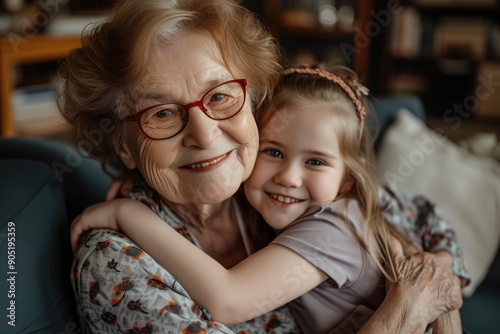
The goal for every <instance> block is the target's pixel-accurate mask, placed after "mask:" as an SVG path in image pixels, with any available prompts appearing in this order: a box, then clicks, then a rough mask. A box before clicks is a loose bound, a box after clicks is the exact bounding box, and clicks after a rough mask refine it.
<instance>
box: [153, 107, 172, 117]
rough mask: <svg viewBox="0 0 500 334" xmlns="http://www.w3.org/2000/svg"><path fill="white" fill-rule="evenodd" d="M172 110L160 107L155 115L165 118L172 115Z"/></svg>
mask: <svg viewBox="0 0 500 334" xmlns="http://www.w3.org/2000/svg"><path fill="white" fill-rule="evenodd" d="M172 114H173V113H172V111H170V110H168V109H162V110H160V111H158V112H157V113H156V114H155V116H156V117H158V118H165V117H168V116H170V115H172Z"/></svg>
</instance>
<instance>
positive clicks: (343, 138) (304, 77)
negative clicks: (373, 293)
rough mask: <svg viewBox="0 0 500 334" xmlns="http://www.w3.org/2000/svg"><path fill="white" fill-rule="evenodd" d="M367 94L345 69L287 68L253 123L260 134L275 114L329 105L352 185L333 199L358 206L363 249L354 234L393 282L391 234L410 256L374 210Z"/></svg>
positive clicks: (395, 277)
mask: <svg viewBox="0 0 500 334" xmlns="http://www.w3.org/2000/svg"><path fill="white" fill-rule="evenodd" d="M304 69H306V70H305V71H304ZM304 72H305V73H304ZM344 83H345V85H344ZM346 85H347V86H346ZM367 95H368V91H367V89H366V88H365V87H364V86H362V85H361V84H360V83H359V82H358V78H357V75H356V74H355V73H354V72H353V71H352V70H350V69H349V68H346V67H343V66H332V67H329V68H328V70H326V69H319V68H315V67H301V68H297V69H291V70H288V71H285V74H284V75H283V78H282V81H281V83H280V84H278V86H277V88H276V89H275V91H274V93H273V95H272V98H271V99H270V100H269V101H268V102H267V103H266V104H265V105H264V106H263V108H261V109H260V110H259V111H258V113H257V122H258V125H259V128H260V129H262V128H263V127H264V126H265V125H266V123H267V122H268V121H269V120H270V119H271V117H272V116H273V112H274V111H276V110H281V109H283V108H285V107H289V106H291V105H297V104H303V103H304V102H311V101H312V102H327V103H329V104H330V105H331V110H332V117H334V120H335V122H333V124H335V125H334V126H335V129H334V131H335V133H337V135H338V140H339V147H340V152H341V154H342V156H343V158H344V161H345V165H346V175H345V176H344V181H345V182H350V183H351V184H352V186H351V187H350V190H348V191H347V192H345V193H342V194H339V196H338V198H354V199H356V200H357V201H358V202H359V206H360V208H361V211H362V213H363V215H364V217H365V219H366V229H365V231H366V233H367V238H365V239H364V240H368V244H367V243H366V242H365V241H364V240H363V239H362V238H360V237H358V234H356V233H354V235H355V236H356V237H357V238H358V240H359V242H360V243H361V245H362V246H363V248H365V249H366V250H367V251H368V252H369V253H370V254H371V255H372V257H373V259H374V260H375V263H376V264H377V266H378V267H379V269H380V271H381V272H382V273H383V274H384V275H385V276H386V278H387V279H388V280H389V281H391V282H396V281H398V273H397V271H396V266H395V263H394V261H393V254H392V250H391V247H390V236H391V235H394V236H395V237H396V238H397V239H398V240H400V241H401V242H402V243H403V246H404V248H405V249H406V250H407V252H411V251H410V250H409V247H410V245H409V242H407V241H406V240H405V239H404V238H403V237H402V236H400V235H399V233H397V231H396V230H395V229H394V228H393V227H392V226H390V225H389V224H388V223H387V222H386V221H385V220H384V217H383V216H382V213H381V211H380V208H379V200H378V198H379V196H378V191H379V185H378V182H377V177H376V173H375V158H374V152H373V141H372V138H371V135H370V132H369V131H368V129H367V127H366V122H365V121H364V118H365V114H364V111H365V110H366V112H367V113H368V114H369V113H370V111H371V108H370V104H369V101H368V97H367ZM308 112H309V111H308ZM310 112H314V110H311V111H310ZM351 227H352V226H351ZM353 232H354V231H353ZM371 241H374V242H371Z"/></svg>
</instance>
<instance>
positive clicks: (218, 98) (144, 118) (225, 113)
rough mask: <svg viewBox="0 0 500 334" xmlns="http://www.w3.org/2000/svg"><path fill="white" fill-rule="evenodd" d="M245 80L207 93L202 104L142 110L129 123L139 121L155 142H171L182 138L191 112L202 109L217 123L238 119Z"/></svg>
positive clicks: (171, 104) (147, 134)
mask: <svg viewBox="0 0 500 334" xmlns="http://www.w3.org/2000/svg"><path fill="white" fill-rule="evenodd" d="M246 85H247V81H246V80H245V79H236V80H231V81H227V82H224V83H222V84H220V85H218V86H216V87H214V88H212V89H210V90H209V91H208V92H206V93H205V94H204V95H203V97H202V98H201V99H200V100H199V101H195V102H191V103H188V104H186V105H182V104H179V103H165V104H160V105H156V106H153V107H149V108H147V109H144V110H141V111H139V112H137V113H135V114H134V115H132V116H128V117H126V118H124V120H125V121H136V122H137V124H138V125H139V126H140V128H141V130H142V132H144V134H145V135H146V136H148V137H149V138H151V139H168V138H172V137H173V136H175V135H177V134H179V133H180V132H181V131H182V130H183V129H184V127H185V126H186V124H187V122H188V114H189V113H188V110H189V109H191V108H193V107H198V108H200V110H201V111H203V113H204V114H205V115H207V116H208V117H210V118H211V119H214V120H219V121H221V120H224V119H228V118H231V117H233V116H235V115H236V114H237V113H238V112H239V111H240V110H241V108H243V104H245V98H246Z"/></svg>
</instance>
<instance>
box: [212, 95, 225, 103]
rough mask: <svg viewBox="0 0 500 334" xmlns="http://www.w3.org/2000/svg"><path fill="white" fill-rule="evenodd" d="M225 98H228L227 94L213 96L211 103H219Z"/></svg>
mask: <svg viewBox="0 0 500 334" xmlns="http://www.w3.org/2000/svg"><path fill="white" fill-rule="evenodd" d="M225 97H226V95H225V94H222V93H217V94H214V95H212V97H211V98H210V102H219V101H222V100H223V99H224V98H225Z"/></svg>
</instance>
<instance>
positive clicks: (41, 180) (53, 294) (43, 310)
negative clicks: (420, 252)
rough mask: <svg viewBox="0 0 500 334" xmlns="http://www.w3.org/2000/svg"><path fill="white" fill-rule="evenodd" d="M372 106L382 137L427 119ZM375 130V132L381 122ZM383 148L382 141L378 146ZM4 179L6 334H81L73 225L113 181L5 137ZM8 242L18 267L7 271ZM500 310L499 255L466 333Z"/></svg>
mask: <svg viewBox="0 0 500 334" xmlns="http://www.w3.org/2000/svg"><path fill="white" fill-rule="evenodd" d="M373 104H374V107H375V110H376V112H377V117H378V120H379V121H378V127H379V128H380V129H381V130H380V135H379V139H380V137H381V136H383V133H384V131H385V129H387V127H388V126H389V124H390V123H391V122H392V121H393V120H394V117H395V115H396V113H397V111H398V110H399V108H400V107H405V108H406V109H408V110H410V111H412V113H414V114H415V115H418V116H419V117H420V118H422V119H425V114H424V112H423V107H422V104H421V102H420V100H418V99H417V98H414V97H408V96H405V97H391V98H385V99H380V100H376V101H374V102H373ZM370 124H371V128H372V129H374V128H375V123H373V122H372V123H370ZM379 144H380V140H377V141H376V143H375V147H376V148H377V147H378V145H379ZM0 179H1V180H0V184H1V187H0V248H1V250H0V254H1V256H0V268H2V273H1V275H2V277H0V279H1V281H2V287H4V286H6V285H4V283H5V282H8V284H7V289H8V290H11V291H12V292H13V293H14V294H15V297H14V296H13V295H12V298H10V297H9V295H8V293H7V292H8V291H5V289H4V288H2V291H1V293H2V297H1V298H0V309H1V310H2V319H3V320H2V321H1V322H0V333H80V332H81V330H80V327H79V324H78V320H77V309H76V307H75V302H74V299H73V293H72V290H71V285H70V275H71V273H70V262H71V259H72V254H71V250H70V245H69V239H68V233H69V232H68V227H69V224H70V222H71V221H72V220H73V218H75V217H76V215H78V214H79V213H80V212H81V211H82V210H83V209H84V208H85V207H86V206H88V205H90V204H92V203H96V202H99V201H102V200H103V199H104V196H105V193H106V190H107V188H108V187H109V185H110V182H111V179H110V178H109V177H108V176H107V175H106V174H105V173H103V171H102V169H101V166H100V165H99V164H98V163H97V162H95V161H93V160H90V159H85V158H81V157H79V156H78V155H77V154H76V152H75V150H74V148H73V147H71V146H70V145H68V144H65V143H62V142H57V141H50V140H34V139H25V138H0ZM9 233H10V234H9ZM13 238H15V240H14V239H13ZM9 239H10V241H11V243H10V246H11V251H12V249H14V251H15V254H13V255H11V257H10V260H12V261H14V262H12V263H11V264H12V265H13V266H14V267H12V269H11V270H9V269H7V270H6V269H5V268H7V265H8V260H9V257H8V251H9V249H8V247H9V242H8V241H9ZM9 272H13V273H15V274H9ZM9 278H12V279H11V280H10V281H7V279H9ZM11 282H12V284H11ZM11 302H15V304H14V305H15V306H14V308H13V307H12V306H10V305H11V304H10V303H11ZM9 307H10V308H11V310H8V309H9ZM499 308H500V256H499V255H497V258H496V260H495V262H494V263H493V265H492V266H491V270H490V272H489V274H488V276H487V278H486V279H485V281H484V282H483V283H482V284H481V286H480V287H479V288H478V290H477V291H476V292H475V294H474V295H473V296H472V297H471V298H466V299H464V306H463V308H462V310H461V313H462V319H463V324H464V328H467V329H468V330H469V331H470V332H471V333H473V334H474V333H478V334H482V333H494V332H495V330H496V328H497V327H498V326H497V324H496V320H497V317H498V315H500V312H499V311H498V310H499ZM6 316H7V317H6ZM9 316H10V318H9ZM11 319H12V320H11ZM11 321H15V327H13V326H11V325H10V324H9V322H11ZM11 324H13V322H11Z"/></svg>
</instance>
